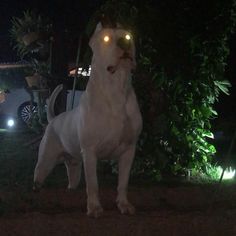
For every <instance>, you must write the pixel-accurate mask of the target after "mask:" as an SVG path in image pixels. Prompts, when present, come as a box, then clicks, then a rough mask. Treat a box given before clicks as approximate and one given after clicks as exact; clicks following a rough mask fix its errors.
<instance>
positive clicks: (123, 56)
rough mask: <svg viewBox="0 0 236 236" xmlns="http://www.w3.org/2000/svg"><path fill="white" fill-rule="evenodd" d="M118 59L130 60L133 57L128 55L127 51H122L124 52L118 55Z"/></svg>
mask: <svg viewBox="0 0 236 236" xmlns="http://www.w3.org/2000/svg"><path fill="white" fill-rule="evenodd" d="M120 59H123V60H126V59H128V60H130V61H133V58H132V57H131V56H130V55H129V53H124V54H123V55H122V56H121V57H120Z"/></svg>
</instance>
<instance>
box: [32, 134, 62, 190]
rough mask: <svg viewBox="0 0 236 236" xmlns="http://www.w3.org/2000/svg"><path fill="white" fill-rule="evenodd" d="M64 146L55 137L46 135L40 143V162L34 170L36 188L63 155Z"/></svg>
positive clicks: (36, 188) (35, 188)
mask: <svg viewBox="0 0 236 236" xmlns="http://www.w3.org/2000/svg"><path fill="white" fill-rule="evenodd" d="M62 153H63V151H62V147H61V145H60V143H59V142H57V140H55V137H54V136H52V135H45V136H44V137H43V139H42V141H41V143H40V147H39V156H38V162H37V165H36V167H35V170H34V190H38V189H39V188H40V187H41V185H42V184H43V182H44V180H45V179H46V177H47V176H48V174H49V173H50V172H51V171H52V169H53V168H54V167H55V165H56V164H58V163H59V160H60V157H62Z"/></svg>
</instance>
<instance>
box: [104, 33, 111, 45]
mask: <svg viewBox="0 0 236 236" xmlns="http://www.w3.org/2000/svg"><path fill="white" fill-rule="evenodd" d="M103 40H104V42H106V43H107V42H109V41H110V37H109V36H107V35H106V36H105V37H104V38H103Z"/></svg>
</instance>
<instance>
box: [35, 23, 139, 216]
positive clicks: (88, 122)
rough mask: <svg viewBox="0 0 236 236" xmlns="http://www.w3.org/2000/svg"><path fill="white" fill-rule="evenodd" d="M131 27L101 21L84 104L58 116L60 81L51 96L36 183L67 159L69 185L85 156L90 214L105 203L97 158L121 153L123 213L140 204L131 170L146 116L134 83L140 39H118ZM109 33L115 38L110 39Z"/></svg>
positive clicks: (120, 205) (77, 177) (98, 211)
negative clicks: (132, 192) (134, 199)
mask: <svg viewBox="0 0 236 236" xmlns="http://www.w3.org/2000/svg"><path fill="white" fill-rule="evenodd" d="M127 33H128V32H127V31H125V30H123V29H120V28H119V29H118V28H115V29H111V28H103V27H102V26H101V24H100V23H99V24H98V25H97V28H96V30H95V32H94V34H93V36H92V38H91V40H90V47H91V48H92V51H93V58H92V65H91V67H92V69H91V77H90V80H89V82H88V85H87V88H86V91H85V92H84V93H83V95H82V97H81V100H80V104H79V106H78V107H76V108H75V109H73V110H71V111H69V112H64V113H62V114H60V115H58V116H56V117H55V118H53V117H54V115H53V114H52V113H53V112H52V109H53V106H54V102H55V99H56V96H57V95H58V93H59V92H60V90H61V89H62V86H58V87H57V88H56V89H55V90H54V92H53V93H52V95H51V97H50V99H49V106H48V119H49V121H50V122H49V124H48V126H47V128H46V131H45V134H44V136H43V139H42V141H41V144H40V148H39V156H38V163H37V165H36V168H35V172H34V182H35V186H40V185H41V184H42V183H43V181H44V179H45V178H46V177H47V175H48V174H49V173H50V171H51V170H52V169H53V167H54V166H55V165H56V164H57V163H58V162H59V161H64V163H65V165H66V168H67V174H68V180H69V186H68V187H69V188H71V189H74V188H76V187H77V185H78V183H79V181H80V175H81V166H82V161H83V164H84V170H85V179H86V189H87V196H88V199H87V214H88V215H89V216H93V217H98V216H99V215H101V213H102V211H103V210H102V207H101V204H100V201H99V196H98V183H97V174H96V165H97V160H98V159H100V158H116V159H117V160H118V163H119V180H118V188H117V190H118V196H117V205H118V208H119V209H120V211H121V213H128V214H133V213H134V211H135V209H134V207H133V206H132V205H131V204H130V203H129V201H128V199H127V186H128V180H129V173H130V169H131V165H132V162H133V159H134V155H135V146H136V142H137V139H138V136H139V134H140V132H141V128H142V118H141V114H140V111H139V107H138V103H137V100H136V96H135V93H134V90H133V87H132V84H131V69H133V68H134V66H135V51H134V43H133V41H132V39H131V45H130V48H128V49H123V48H122V47H120V46H118V44H117V40H119V39H120V38H124V36H125V35H126V34H127ZM105 35H109V37H110V41H109V42H107V43H106V42H104V41H103V38H104V36H105Z"/></svg>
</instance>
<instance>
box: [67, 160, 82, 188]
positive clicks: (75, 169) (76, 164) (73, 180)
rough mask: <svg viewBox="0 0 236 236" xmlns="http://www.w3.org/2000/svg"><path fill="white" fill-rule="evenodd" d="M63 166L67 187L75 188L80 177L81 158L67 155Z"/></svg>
mask: <svg viewBox="0 0 236 236" xmlns="http://www.w3.org/2000/svg"><path fill="white" fill-rule="evenodd" d="M65 166H66V170H67V176H68V182H69V184H68V189H76V188H77V186H78V184H79V182H80V178H81V171H82V158H74V157H72V156H69V157H68V158H66V160H65Z"/></svg>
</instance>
